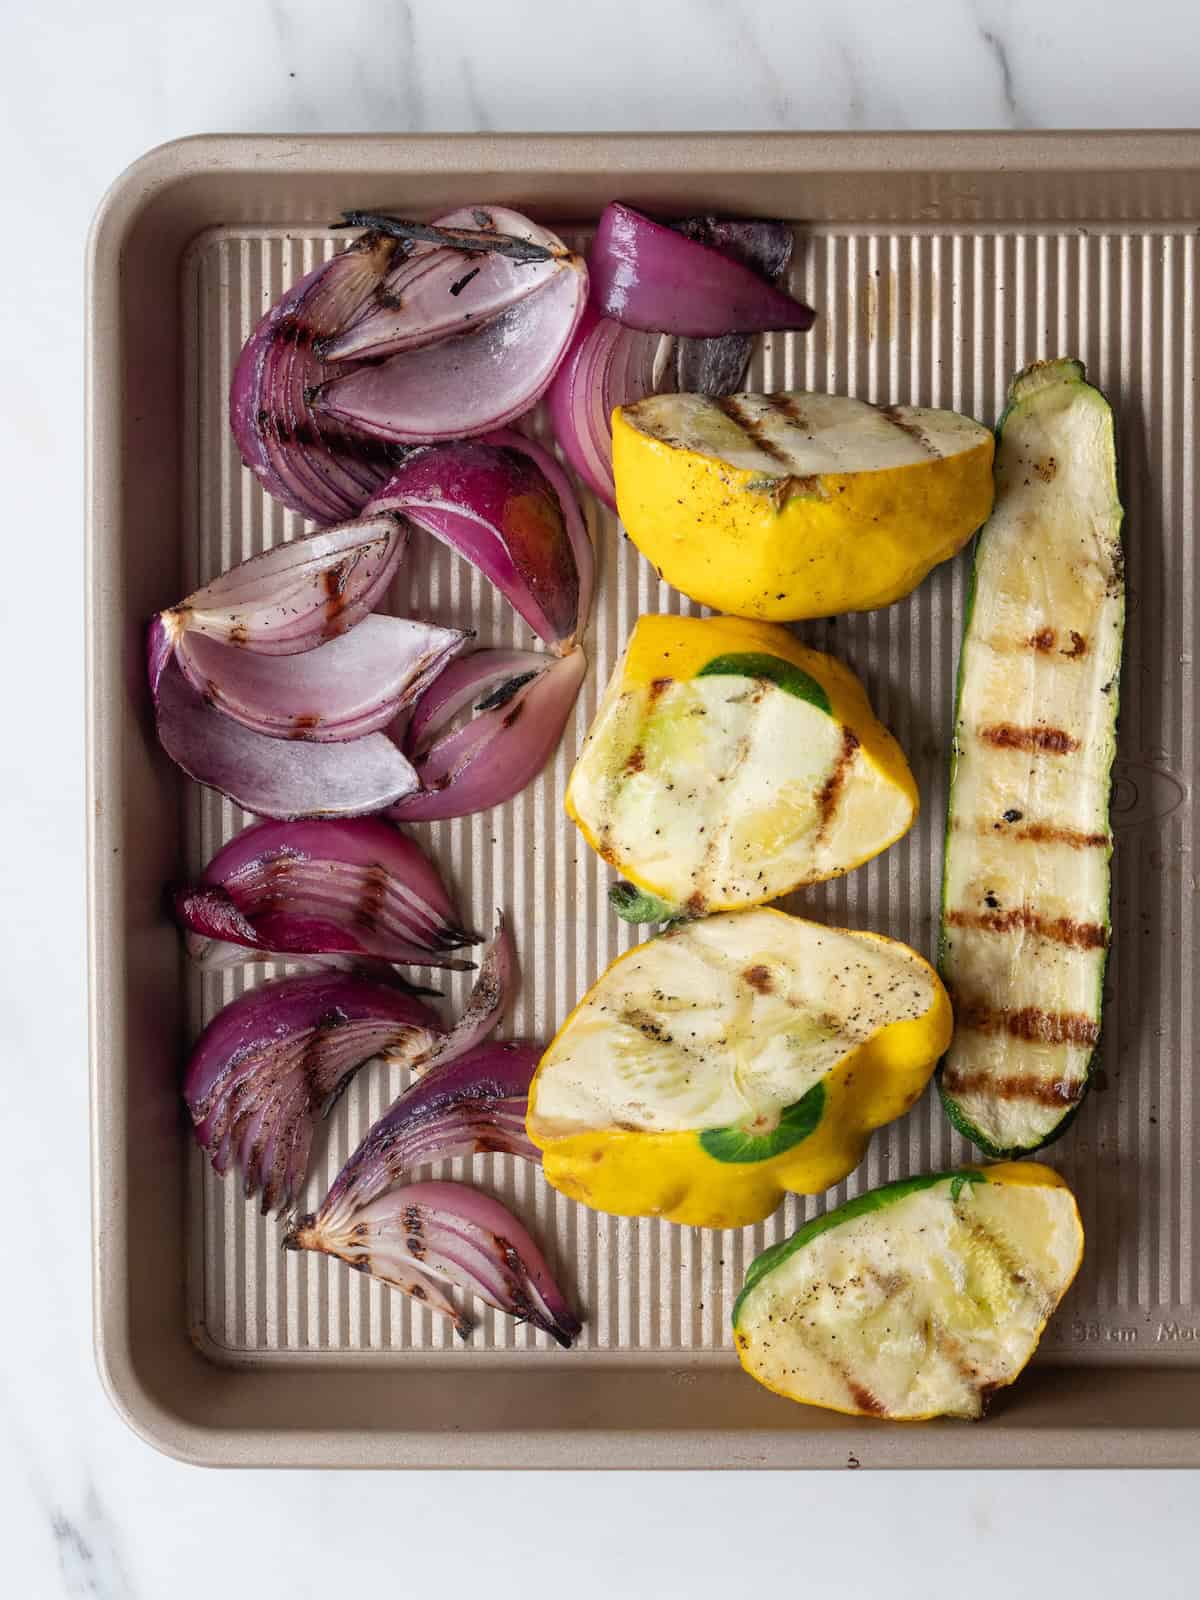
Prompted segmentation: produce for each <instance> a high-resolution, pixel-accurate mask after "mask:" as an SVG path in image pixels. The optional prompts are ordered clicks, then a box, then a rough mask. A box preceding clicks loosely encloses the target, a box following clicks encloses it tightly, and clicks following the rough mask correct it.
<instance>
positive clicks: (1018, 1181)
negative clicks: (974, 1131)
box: [734, 1161, 1084, 1423]
mask: <svg viewBox="0 0 1200 1600" xmlns="http://www.w3.org/2000/svg"><path fill="white" fill-rule="evenodd" d="M974 1170H976V1171H977V1172H978V1173H980V1174H982V1176H983V1178H984V1179H985V1180H986V1182H988V1183H989V1184H996V1185H999V1186H1001V1187H1007V1188H1032V1189H1064V1190H1066V1191H1067V1193H1068V1194H1071V1191H1070V1189H1069V1187H1068V1185H1067V1183H1066V1180H1065V1179H1064V1178H1063V1177H1062V1176H1061V1175H1060V1174H1059V1173H1057V1172H1055V1171H1054V1169H1053V1168H1052V1167H1047V1166H1043V1165H1042V1163H1041V1162H1039V1161H1005V1162H997V1163H995V1164H994V1165H991V1166H988V1165H981V1166H979V1167H977V1168H975V1169H974ZM947 1176H950V1175H949V1174H948V1175H947ZM901 1181H903V1180H901ZM1071 1202H1072V1212H1073V1215H1074V1219H1075V1226H1076V1230H1077V1235H1078V1248H1077V1250H1076V1252H1075V1254H1074V1258H1073V1264H1072V1266H1071V1268H1070V1270H1069V1272H1068V1273H1067V1275H1066V1282H1065V1284H1064V1286H1063V1292H1064V1293H1065V1291H1066V1288H1068V1287H1069V1286H1070V1284H1071V1282H1072V1281H1073V1280H1074V1278H1075V1275H1076V1273H1077V1272H1078V1270H1079V1267H1080V1264H1081V1262H1082V1260H1083V1247H1084V1236H1083V1225H1082V1222H1081V1221H1080V1217H1079V1207H1078V1204H1077V1202H1076V1201H1075V1197H1074V1195H1073V1194H1071ZM1057 1303H1061V1295H1060V1298H1059V1302H1057ZM1057 1303H1056V1305H1055V1306H1053V1307H1050V1308H1049V1309H1048V1310H1047V1311H1046V1313H1045V1314H1044V1315H1043V1316H1042V1317H1040V1319H1039V1321H1038V1324H1037V1328H1036V1332H1035V1335H1034V1338H1033V1341H1032V1348H1031V1350H1030V1355H1032V1353H1033V1349H1036V1347H1037V1344H1038V1342H1039V1340H1040V1338H1041V1335H1042V1333H1043V1332H1044V1331H1045V1328H1046V1324H1047V1323H1048V1322H1049V1320H1050V1317H1051V1316H1052V1315H1053V1313H1054V1311H1055V1310H1056V1309H1057ZM734 1345H735V1347H736V1349H737V1353H738V1359H739V1361H740V1362H741V1364H742V1367H743V1369H744V1370H745V1371H746V1372H747V1373H748V1374H749V1376H750V1377H752V1378H753V1379H754V1381H755V1382H756V1383H760V1384H761V1385H762V1386H763V1388H764V1389H769V1390H770V1391H771V1393H772V1394H777V1395H779V1396H780V1397H781V1398H782V1399H784V1400H790V1401H791V1402H792V1403H793V1404H800V1405H805V1404H811V1405H815V1406H819V1407H820V1408H821V1409H822V1410H827V1411H836V1412H840V1413H841V1414H842V1415H843V1416H854V1417H871V1418H873V1419H874V1418H877V1417H878V1412H877V1411H875V1410H873V1409H868V1408H866V1407H864V1406H862V1405H860V1404H857V1403H853V1404H837V1403H835V1402H834V1401H833V1400H831V1399H828V1398H822V1399H821V1400H808V1399H804V1398H801V1397H800V1396H798V1395H796V1394H793V1393H791V1392H790V1391H789V1390H788V1389H787V1388H785V1387H783V1386H782V1385H781V1384H780V1383H778V1382H774V1381H772V1379H771V1377H770V1376H769V1375H767V1374H765V1373H764V1372H763V1370H762V1368H761V1365H760V1363H759V1361H758V1359H757V1357H758V1352H757V1351H756V1350H755V1348H754V1345H753V1342H752V1340H751V1339H750V1338H749V1337H748V1336H747V1335H746V1334H745V1333H743V1332H742V1330H741V1329H740V1328H739V1326H738V1323H737V1320H736V1313H735V1321H734ZM1019 1376H1020V1371H1018V1372H1014V1373H1013V1374H1012V1376H1011V1377H1008V1378H1006V1379H1004V1380H1002V1381H1001V1382H999V1383H995V1384H993V1385H991V1387H1007V1385H1008V1384H1011V1383H1013V1382H1015V1381H1016V1379H1017V1378H1018V1377H1019ZM944 1414H945V1413H943V1412H942V1411H941V1410H937V1409H933V1410H922V1411H920V1412H913V1413H909V1414H905V1415H904V1416H902V1417H895V1416H892V1417H888V1418H886V1420H888V1421H893V1422H896V1421H898V1422H901V1423H905V1422H928V1421H931V1420H932V1419H933V1418H935V1417H938V1416H942V1415H944Z"/></svg>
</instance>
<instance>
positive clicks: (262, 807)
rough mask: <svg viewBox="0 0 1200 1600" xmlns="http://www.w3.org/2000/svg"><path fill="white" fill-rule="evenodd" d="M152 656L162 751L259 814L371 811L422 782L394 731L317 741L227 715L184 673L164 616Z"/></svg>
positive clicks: (154, 631) (151, 643) (153, 629)
mask: <svg viewBox="0 0 1200 1600" xmlns="http://www.w3.org/2000/svg"><path fill="white" fill-rule="evenodd" d="M147 658H148V666H149V675H150V684H151V689H152V692H153V695H154V709H155V720H156V725H157V728H158V739H159V743H160V744H161V745H162V747H163V749H164V750H165V751H166V753H167V754H168V755H169V756H170V757H171V760H172V761H174V762H175V763H176V764H177V765H178V766H180V767H182V768H183V770H184V772H186V773H187V774H188V776H189V777H191V778H195V780H196V782H197V783H203V784H206V785H207V786H208V787H209V788H211V789H216V790H218V791H219V792H220V793H221V794H223V795H226V796H227V797H228V798H229V799H230V800H232V801H233V802H234V804H235V805H239V806H242V807H243V808H244V809H245V810H247V811H252V812H253V813H254V814H255V815H256V816H260V817H277V818H284V819H287V818H293V817H355V816H365V815H369V814H370V813H371V812H375V811H383V810H385V809H386V808H387V807H388V806H390V805H393V804H394V803H395V802H396V801H397V800H400V799H401V798H402V797H403V796H405V795H407V794H411V793H412V792H413V791H415V790H416V789H417V788H418V787H419V780H418V778H417V775H416V773H415V772H414V771H413V768H412V765H411V764H410V762H409V761H408V760H407V758H406V757H405V756H404V754H403V753H402V751H401V750H400V748H399V746H398V745H397V744H396V743H395V742H394V741H393V740H392V739H390V738H389V737H388V736H387V734H384V733H370V734H367V735H366V736H365V737H363V738H361V739H353V740H351V741H350V742H349V743H347V744H317V743H311V742H308V741H305V740H300V739H295V740H281V739H275V738H272V737H270V736H269V735H267V734H263V733H257V732H255V731H253V730H252V729H250V728H247V727H243V726H242V724H241V723H239V722H235V721H234V720H233V718H232V717H227V716H225V715H224V714H223V713H222V712H220V711H218V710H217V709H216V708H215V707H214V706H212V705H210V704H209V703H208V701H207V700H206V699H205V698H204V696H203V695H201V694H198V693H197V692H196V690H195V689H193V688H192V686H191V684H190V683H189V682H188V681H187V679H186V678H185V677H184V675H183V673H182V671H181V670H180V668H179V664H178V662H177V661H176V660H175V659H174V656H173V652H172V650H171V648H170V645H169V643H167V642H166V641H165V630H164V629H163V625H162V621H161V619H160V618H158V617H156V618H155V619H154V621H153V622H152V623H151V625H150V633H149V639H148V646H147Z"/></svg>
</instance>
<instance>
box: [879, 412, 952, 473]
mask: <svg viewBox="0 0 1200 1600" xmlns="http://www.w3.org/2000/svg"><path fill="white" fill-rule="evenodd" d="M879 415H880V416H881V417H886V418H887V420H888V421H889V422H890V423H891V424H892V426H893V428H899V430H900V432H901V433H906V434H907V435H908V437H909V438H910V439H914V440H915V441H916V442H917V444H919V445H920V446H921V449H922V450H924V452H925V454H926V455H927V456H933V457H934V458H935V460H939V461H940V460H941V455H942V452H941V451H940V450H939V449H938V447H937V445H935V444H934V442H933V440H932V439H931V438H930V437H929V435H928V434H927V433H926V432H925V429H924V428H922V427H921V425H920V423H917V422H913V421H911V420H910V419H909V418H908V417H902V416H901V415H900V408H899V406H880V408H879Z"/></svg>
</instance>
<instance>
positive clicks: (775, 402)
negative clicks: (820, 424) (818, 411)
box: [764, 394, 812, 437]
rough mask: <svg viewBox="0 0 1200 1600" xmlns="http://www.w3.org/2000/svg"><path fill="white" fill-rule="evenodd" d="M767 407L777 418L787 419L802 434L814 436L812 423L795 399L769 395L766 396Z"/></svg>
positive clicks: (784, 395)
mask: <svg viewBox="0 0 1200 1600" xmlns="http://www.w3.org/2000/svg"><path fill="white" fill-rule="evenodd" d="M764 398H765V400H766V402H767V405H768V406H769V407H770V409H771V410H772V411H774V412H775V413H776V415H777V416H780V417H786V419H787V420H788V421H789V422H790V423H792V424H793V425H794V426H795V427H797V428H799V429H800V431H801V432H802V433H807V434H808V435H809V436H810V437H811V435H812V423H811V422H810V421H809V419H808V418H807V417H806V416H805V415H804V413H803V411H801V409H800V407H799V406H798V405H797V404H796V400H795V397H794V396H793V395H790V394H769V395H766V396H764Z"/></svg>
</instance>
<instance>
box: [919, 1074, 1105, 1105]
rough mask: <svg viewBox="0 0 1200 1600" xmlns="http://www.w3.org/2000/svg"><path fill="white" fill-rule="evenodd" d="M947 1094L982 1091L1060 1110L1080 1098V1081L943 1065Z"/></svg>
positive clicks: (992, 1095) (1003, 1097)
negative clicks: (974, 1070) (967, 1069)
mask: <svg viewBox="0 0 1200 1600" xmlns="http://www.w3.org/2000/svg"><path fill="white" fill-rule="evenodd" d="M942 1084H943V1087H944V1088H945V1089H946V1090H948V1092H949V1093H950V1094H986V1095H990V1096H991V1097H992V1098H993V1099H994V1100H1004V1101H1008V1102H1010V1103H1011V1102H1012V1101H1014V1100H1028V1101H1030V1102H1032V1103H1033V1104H1034V1105H1039V1106H1051V1107H1054V1108H1056V1109H1058V1110H1061V1109H1062V1108H1063V1107H1064V1106H1073V1105H1076V1104H1077V1103H1078V1102H1079V1101H1080V1100H1082V1099H1083V1091H1084V1081H1083V1080H1082V1079H1079V1080H1077V1081H1075V1082H1069V1081H1068V1080H1067V1079H1066V1078H1051V1079H1046V1078H1026V1077H1022V1076H1021V1074H1020V1073H1019V1072H1011V1073H1007V1074H1004V1075H1002V1076H999V1077H997V1076H994V1075H993V1074H992V1073H990V1072H955V1071H954V1070H953V1069H952V1068H947V1070H946V1073H945V1075H944V1077H943V1079H942Z"/></svg>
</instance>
